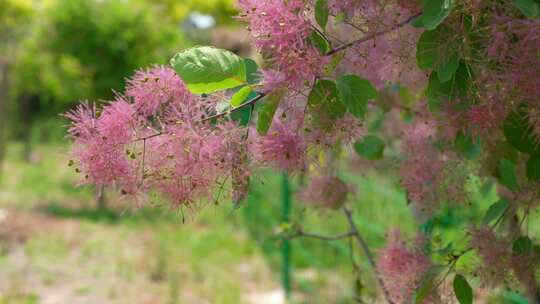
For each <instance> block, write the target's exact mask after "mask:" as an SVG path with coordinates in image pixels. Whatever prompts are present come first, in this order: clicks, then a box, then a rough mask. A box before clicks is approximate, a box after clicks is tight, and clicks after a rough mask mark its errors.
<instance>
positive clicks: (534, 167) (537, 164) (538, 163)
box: [526, 154, 540, 182]
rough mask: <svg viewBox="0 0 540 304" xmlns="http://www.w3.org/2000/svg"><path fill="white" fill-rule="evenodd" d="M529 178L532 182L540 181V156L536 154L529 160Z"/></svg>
mask: <svg viewBox="0 0 540 304" xmlns="http://www.w3.org/2000/svg"><path fill="white" fill-rule="evenodd" d="M526 167H527V178H528V179H529V180H530V181H532V182H537V181H540V154H534V155H531V157H529V160H527V165H526Z"/></svg>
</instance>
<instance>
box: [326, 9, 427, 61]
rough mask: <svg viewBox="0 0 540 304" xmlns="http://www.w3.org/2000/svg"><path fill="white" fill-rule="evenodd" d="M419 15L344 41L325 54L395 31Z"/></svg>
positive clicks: (418, 14) (328, 54) (331, 53)
mask: <svg viewBox="0 0 540 304" xmlns="http://www.w3.org/2000/svg"><path fill="white" fill-rule="evenodd" d="M420 15H422V13H421V12H420V13H417V14H414V15H412V16H411V17H409V18H407V19H406V20H404V21H402V22H400V23H398V24H396V25H394V26H392V27H390V28H388V29H385V30H383V31H378V32H375V33H373V34H370V35H367V36H364V37H362V38H359V39H357V40H354V41H351V42H349V43H346V44H343V45H341V46H338V47H336V48H334V49H332V50H330V51H329V52H328V53H326V56H331V55H334V54H335V53H338V52H341V51H343V50H346V49H348V48H350V47H351V46H353V45H355V44H359V43H363V42H366V41H369V40H371V39H373V38H376V37H379V36H383V35H386V34H388V33H390V32H392V31H395V30H397V29H398V28H401V27H403V26H405V25H407V24H409V23H410V22H411V21H412V20H414V19H415V18H417V17H419V16H420Z"/></svg>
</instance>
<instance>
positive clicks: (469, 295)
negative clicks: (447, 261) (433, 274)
mask: <svg viewBox="0 0 540 304" xmlns="http://www.w3.org/2000/svg"><path fill="white" fill-rule="evenodd" d="M453 287H454V294H455V295H456V298H457V299H458V301H459V303H460V304H472V302H473V291H472V288H471V285H469V282H467V279H465V277H464V276H462V275H460V274H456V276H455V277H454V284H453Z"/></svg>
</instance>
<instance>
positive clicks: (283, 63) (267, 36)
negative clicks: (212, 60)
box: [238, 0, 328, 88]
mask: <svg viewBox="0 0 540 304" xmlns="http://www.w3.org/2000/svg"><path fill="white" fill-rule="evenodd" d="M238 8H239V10H240V18H241V19H242V20H245V21H246V22H247V23H248V29H249V31H250V32H251V35H252V37H253V42H254V44H255V46H256V48H257V49H258V50H259V52H261V53H262V54H263V56H265V58H268V61H269V62H270V63H271V66H272V69H273V70H275V71H276V72H275V73H281V74H282V75H283V76H284V77H285V79H286V82H287V85H288V86H290V87H294V88H298V87H300V86H302V85H303V84H304V83H305V82H306V81H307V82H310V81H312V80H313V79H314V77H315V76H316V75H319V74H320V73H321V71H322V69H323V68H324V65H325V63H326V62H328V59H327V58H326V57H325V56H322V55H321V54H320V53H319V51H318V50H317V49H315V47H313V46H312V45H311V44H310V43H309V39H308V38H309V35H310V34H311V32H312V28H311V23H310V21H309V20H308V18H307V17H306V16H303V15H302V14H303V13H304V1H301V0H289V1H282V0H239V1H238Z"/></svg>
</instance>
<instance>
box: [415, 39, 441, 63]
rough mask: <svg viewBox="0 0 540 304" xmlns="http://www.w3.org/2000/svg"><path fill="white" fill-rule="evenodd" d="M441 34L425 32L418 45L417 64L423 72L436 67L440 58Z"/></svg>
mask: <svg viewBox="0 0 540 304" xmlns="http://www.w3.org/2000/svg"><path fill="white" fill-rule="evenodd" d="M438 46H439V32H438V31H424V32H423V33H422V35H420V38H419V39H418V43H417V44H416V63H417V64H418V67H419V68H421V69H422V70H430V69H433V68H434V67H435V64H436V63H437V60H438V58H439V51H438Z"/></svg>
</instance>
